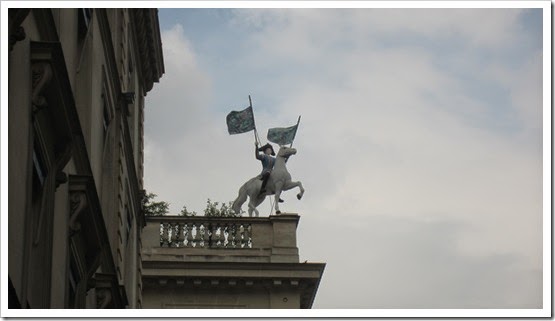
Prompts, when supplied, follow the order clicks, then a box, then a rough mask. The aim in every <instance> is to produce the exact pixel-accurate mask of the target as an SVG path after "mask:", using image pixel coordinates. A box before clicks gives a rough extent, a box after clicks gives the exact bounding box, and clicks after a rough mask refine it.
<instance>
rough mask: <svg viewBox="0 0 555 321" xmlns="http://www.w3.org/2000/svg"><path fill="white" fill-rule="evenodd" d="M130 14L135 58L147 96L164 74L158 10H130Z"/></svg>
mask: <svg viewBox="0 0 555 321" xmlns="http://www.w3.org/2000/svg"><path fill="white" fill-rule="evenodd" d="M129 12H130V15H129V16H130V22H131V28H132V32H131V33H132V35H133V37H134V40H135V44H136V46H135V56H136V57H137V66H138V67H139V72H140V74H141V77H140V78H141V79H142V85H143V88H144V93H142V94H143V95H146V93H147V92H149V91H150V90H151V89H152V87H153V85H154V83H155V82H158V81H159V80H160V77H162V74H163V73H164V57H163V55H162V40H161V37H160V25H159V22H158V9H130V10H129Z"/></svg>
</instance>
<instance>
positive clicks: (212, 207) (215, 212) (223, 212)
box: [204, 199, 244, 217]
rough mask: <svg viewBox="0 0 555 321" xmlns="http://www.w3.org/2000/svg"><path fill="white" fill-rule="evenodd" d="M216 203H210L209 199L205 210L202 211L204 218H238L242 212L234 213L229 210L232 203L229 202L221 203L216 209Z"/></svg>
mask: <svg viewBox="0 0 555 321" xmlns="http://www.w3.org/2000/svg"><path fill="white" fill-rule="evenodd" d="M219 204H220V203H218V202H212V201H211V200H210V199H208V200H207V201H206V208H205V209H204V215H205V216H215V217H240V216H241V214H243V213H244V211H241V213H235V212H234V211H233V210H232V209H231V205H232V204H233V202H229V203H228V204H226V203H222V205H221V206H220V208H218V205H219Z"/></svg>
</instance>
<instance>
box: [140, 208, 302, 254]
mask: <svg viewBox="0 0 555 321" xmlns="http://www.w3.org/2000/svg"><path fill="white" fill-rule="evenodd" d="M298 223H299V216H298V215H297V214H282V215H273V216H270V217H206V216H195V217H181V216H163V217H149V218H147V225H146V227H145V229H144V231H143V259H145V260H162V261H166V260H169V261H175V260H179V261H194V262H199V261H204V262H209V261H210V262H258V263H263V262H271V263H277V262H282V263H298V262H299V249H298V248H297V237H296V230H297V225H298Z"/></svg>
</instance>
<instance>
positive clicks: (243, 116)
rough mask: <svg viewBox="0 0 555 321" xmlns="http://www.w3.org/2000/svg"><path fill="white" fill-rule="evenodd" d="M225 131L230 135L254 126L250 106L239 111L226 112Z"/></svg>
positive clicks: (246, 130) (251, 128)
mask: <svg viewBox="0 0 555 321" xmlns="http://www.w3.org/2000/svg"><path fill="white" fill-rule="evenodd" d="M226 122H227V131H228V132H229V134H230V135H233V134H242V133H246V132H249V131H251V130H253V129H254V128H255V126H254V116H253V113H252V106H249V107H247V108H246V109H244V110H241V111H232V112H230V113H229V114H227V117H226Z"/></svg>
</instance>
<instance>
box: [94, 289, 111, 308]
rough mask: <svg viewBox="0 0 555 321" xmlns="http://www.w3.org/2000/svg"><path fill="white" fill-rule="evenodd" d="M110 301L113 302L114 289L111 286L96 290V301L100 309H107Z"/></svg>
mask: <svg viewBox="0 0 555 321" xmlns="http://www.w3.org/2000/svg"><path fill="white" fill-rule="evenodd" d="M110 302H112V291H110V289H109V288H100V289H97V290H96V303H97V307H98V308H99V309H106V308H107V307H108V305H109V304H110Z"/></svg>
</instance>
